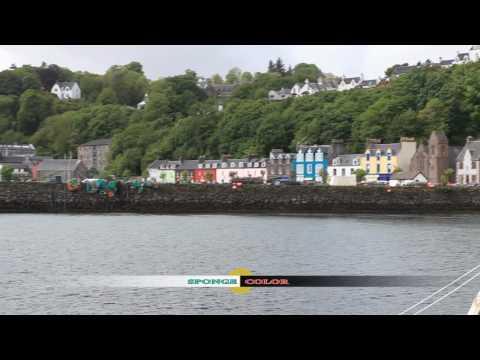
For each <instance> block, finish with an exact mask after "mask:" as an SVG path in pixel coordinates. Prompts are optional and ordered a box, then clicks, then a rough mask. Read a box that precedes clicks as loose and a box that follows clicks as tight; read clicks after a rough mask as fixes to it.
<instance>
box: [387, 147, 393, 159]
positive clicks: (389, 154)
mask: <svg viewBox="0 0 480 360" xmlns="http://www.w3.org/2000/svg"><path fill="white" fill-rule="evenodd" d="M387 159H388V161H391V160H392V151H391V150H390V149H389V150H388V152H387Z"/></svg>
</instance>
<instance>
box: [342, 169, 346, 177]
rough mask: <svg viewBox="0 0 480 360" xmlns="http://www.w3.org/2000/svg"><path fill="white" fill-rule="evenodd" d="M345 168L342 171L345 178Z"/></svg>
mask: <svg viewBox="0 0 480 360" xmlns="http://www.w3.org/2000/svg"><path fill="white" fill-rule="evenodd" d="M345 175H346V174H345V168H343V169H342V176H345Z"/></svg>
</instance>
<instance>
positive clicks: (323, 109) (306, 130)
mask: <svg viewBox="0 0 480 360" xmlns="http://www.w3.org/2000/svg"><path fill="white" fill-rule="evenodd" d="M327 76H330V75H328V74H324V73H322V72H321V71H320V69H318V68H317V67H316V66H315V65H312V64H298V65H297V66H295V67H293V69H292V68H291V67H289V68H286V66H285V65H284V64H283V63H282V62H281V60H280V59H277V61H271V62H270V64H269V65H268V70H267V71H266V72H264V73H255V74H251V73H248V72H242V71H241V70H240V69H238V68H234V69H232V70H231V71H230V72H229V73H228V74H226V76H225V78H223V77H222V76H220V75H218V74H217V75H215V76H214V77H212V82H213V83H216V84H220V83H236V84H238V86H237V87H236V89H235V90H234V92H233V95H232V97H231V98H230V99H228V100H227V101H225V104H224V109H223V111H218V107H217V99H215V98H211V97H208V96H207V94H206V92H205V91H204V90H202V89H200V88H199V87H198V86H197V76H196V74H195V73H194V72H193V71H190V70H187V71H186V72H185V74H183V75H178V76H172V77H167V78H163V79H159V80H156V81H149V80H147V79H146V77H145V75H144V74H143V69H142V66H141V64H139V63H137V62H133V63H130V64H127V65H125V66H112V67H111V68H110V69H109V70H108V71H107V72H106V73H105V75H96V74H90V73H85V72H72V71H70V70H68V69H64V68H61V67H59V66H56V65H46V64H42V66H40V67H32V66H24V67H22V68H13V69H10V70H6V71H3V72H0V142H2V143H13V142H30V141H31V142H33V143H34V144H35V145H36V146H37V147H38V149H39V151H40V152H41V153H43V154H47V153H49V154H52V155H55V156H59V157H63V155H64V154H66V153H69V152H73V154H74V155H75V151H76V147H77V146H78V145H79V144H81V143H83V142H86V141H90V140H93V139H97V138H103V137H113V145H112V153H111V156H112V162H111V166H110V169H109V171H111V172H112V173H116V174H118V175H135V174H141V173H142V172H144V171H145V169H146V167H147V166H148V164H149V163H150V162H151V161H152V160H154V159H156V158H170V159H178V158H197V157H199V156H202V155H203V156H206V157H208V158H218V157H220V156H221V155H222V154H226V153H228V154H230V155H232V156H235V157H240V156H245V155H251V154H256V155H258V156H265V155H267V154H268V152H269V151H270V149H271V148H283V149H284V150H289V151H294V150H295V146H296V144H298V143H310V144H314V143H316V144H324V143H329V142H330V141H331V140H332V139H343V140H344V141H345V142H346V143H347V144H348V146H349V149H350V150H351V151H361V150H362V147H363V144H364V143H365V140H366V139H367V138H380V139H383V140H384V141H385V142H390V141H398V140H399V138H400V137H401V136H413V137H416V138H418V139H425V138H426V137H427V136H428V134H429V133H430V132H431V131H432V130H434V129H442V130H444V131H445V132H446V134H447V135H448V137H449V139H450V141H451V143H452V144H456V145H463V143H464V139H465V138H466V137H467V136H469V135H471V136H477V135H479V134H480V62H477V63H471V64H466V65H455V66H453V67H451V68H449V69H442V68H436V67H429V68H423V69H417V70H414V71H412V72H411V73H409V74H406V75H403V76H401V77H400V78H397V79H392V81H391V82H390V83H388V84H385V85H382V86H379V87H377V88H373V89H355V90H350V91H346V92H334V91H333V92H322V93H318V94H315V95H312V96H304V97H300V98H296V99H293V98H291V99H288V100H285V101H280V102H270V101H268V100H267V93H268V90H270V89H280V88H281V87H291V86H292V85H293V84H295V83H296V82H299V81H303V80H304V79H305V78H308V79H310V80H311V81H316V80H317V78H318V77H327ZM73 80H75V81H78V82H79V84H80V86H81V89H82V100H80V101H67V102H61V101H59V100H58V99H57V98H56V97H55V96H53V95H51V94H49V92H48V91H47V90H49V89H50V88H51V85H52V84H53V83H55V81H73ZM146 92H148V95H149V96H148V101H147V105H146V106H145V108H144V109H142V110H136V109H135V105H136V104H137V103H138V102H139V101H141V100H142V99H143V97H144V95H145V93H146Z"/></svg>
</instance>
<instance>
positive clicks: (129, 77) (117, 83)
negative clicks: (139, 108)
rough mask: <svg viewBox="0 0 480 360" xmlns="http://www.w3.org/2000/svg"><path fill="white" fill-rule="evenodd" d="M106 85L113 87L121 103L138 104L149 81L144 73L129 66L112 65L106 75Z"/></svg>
mask: <svg viewBox="0 0 480 360" xmlns="http://www.w3.org/2000/svg"><path fill="white" fill-rule="evenodd" d="M104 87H105V88H111V89H112V90H113V92H114V93H115V96H116V98H117V100H118V103H119V104H122V105H129V106H136V105H137V104H138V103H139V102H140V101H142V99H143V97H144V96H145V93H146V91H147V87H148V82H147V79H146V78H145V76H144V75H143V74H139V73H138V72H136V71H133V70H130V69H129V67H128V66H117V65H116V66H112V67H111V68H110V69H108V71H107V72H106V74H105V76H104Z"/></svg>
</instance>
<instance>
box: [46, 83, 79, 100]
mask: <svg viewBox="0 0 480 360" xmlns="http://www.w3.org/2000/svg"><path fill="white" fill-rule="evenodd" d="M50 92H51V93H52V94H55V95H57V97H58V98H59V99H60V100H68V99H80V98H81V97H82V91H81V90H80V86H78V83H77V82H56V83H55V85H53V87H52V90H51V91H50Z"/></svg>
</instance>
